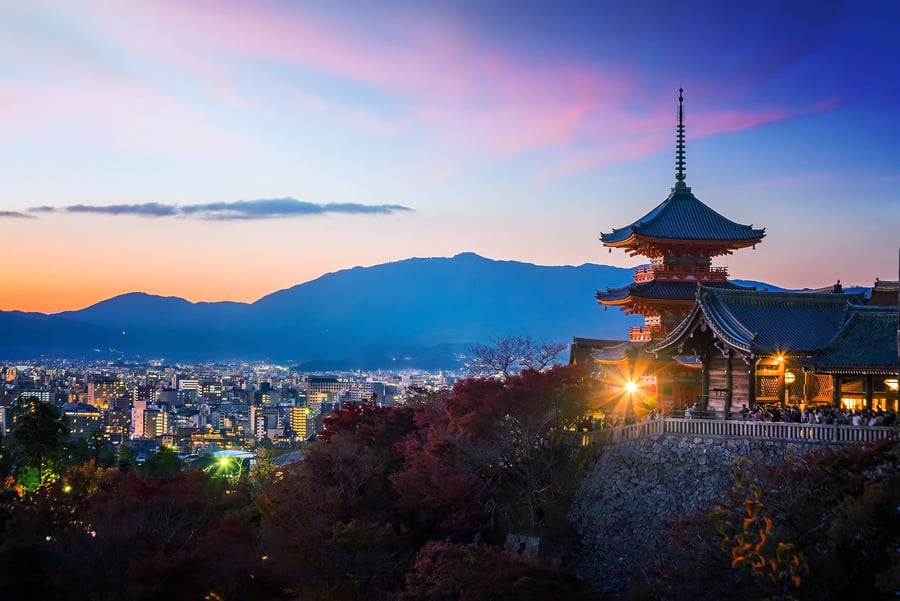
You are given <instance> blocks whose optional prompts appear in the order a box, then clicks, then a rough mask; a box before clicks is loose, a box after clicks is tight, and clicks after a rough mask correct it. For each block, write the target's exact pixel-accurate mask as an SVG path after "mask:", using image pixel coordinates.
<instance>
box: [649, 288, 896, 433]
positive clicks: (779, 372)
mask: <svg viewBox="0 0 900 601" xmlns="http://www.w3.org/2000/svg"><path fill="white" fill-rule="evenodd" d="M894 302H895V303H896V300H895V301H894ZM896 331H897V307H896V304H894V306H893V307H891V306H878V305H871V304H867V299H866V296H865V294H862V293H857V294H845V293H843V291H842V290H841V289H840V288H839V287H837V286H836V287H835V288H834V289H832V291H830V292H768V291H759V290H722V289H717V288H711V287H706V286H703V285H701V286H700V287H699V289H698V291H697V300H696V302H695V304H694V307H693V309H692V310H691V313H690V314H689V315H688V317H687V318H686V319H685V320H684V321H683V322H682V323H681V324H680V325H679V326H678V327H677V328H676V329H675V330H674V331H673V332H672V333H671V334H670V335H669V336H668V337H666V338H665V339H664V340H662V341H660V342H658V343H654V344H652V345H649V347H648V348H647V349H646V350H647V351H648V352H652V353H654V354H655V355H656V356H657V357H659V358H660V359H664V358H667V357H670V358H673V357H679V356H685V355H687V356H690V357H694V358H696V359H697V361H698V363H699V365H700V370H699V371H700V374H699V375H700V386H699V390H700V396H699V399H698V401H699V404H700V407H701V409H702V410H706V411H709V412H712V413H713V414H715V415H718V416H728V415H729V414H733V413H735V412H737V411H739V410H740V409H741V408H742V407H743V406H747V407H752V406H754V405H758V404H768V403H775V404H777V405H779V406H781V407H783V406H785V405H820V404H821V405H830V406H834V407H843V408H844V409H876V410H877V409H882V410H886V409H889V410H891V411H896V408H897V380H896V373H897V345H896V338H895V337H896Z"/></svg>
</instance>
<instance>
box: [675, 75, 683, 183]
mask: <svg viewBox="0 0 900 601" xmlns="http://www.w3.org/2000/svg"><path fill="white" fill-rule="evenodd" d="M675 167H676V168H677V171H675V179H676V180H677V181H676V183H675V187H676V188H681V187H684V185H685V184H684V177H685V169H684V88H678V143H677V144H676V151H675Z"/></svg>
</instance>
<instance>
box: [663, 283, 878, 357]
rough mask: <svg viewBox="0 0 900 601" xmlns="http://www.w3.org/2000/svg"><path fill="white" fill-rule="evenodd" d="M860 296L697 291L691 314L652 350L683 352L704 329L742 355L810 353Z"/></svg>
mask: <svg viewBox="0 0 900 601" xmlns="http://www.w3.org/2000/svg"><path fill="white" fill-rule="evenodd" d="M864 302H865V297H864V295H862V294H841V293H809V292H769V291H757V290H734V289H723V288H714V287H711V286H706V285H703V284H701V285H699V286H698V287H697V300H696V302H695V304H694V307H693V309H691V313H690V314H689V315H688V316H687V317H686V318H685V319H684V321H682V322H681V324H680V325H679V326H678V327H677V328H675V329H674V330H673V331H672V332H670V333H669V335H668V336H667V337H666V338H665V339H664V340H662V341H660V342H659V343H657V344H655V345H654V346H653V349H652V350H653V351H654V352H656V353H661V354H667V355H668V354H680V353H681V352H682V351H681V350H680V348H681V347H682V346H683V345H684V344H685V343H686V342H687V341H688V339H689V338H690V337H691V336H692V335H693V333H694V332H695V331H696V330H697V329H698V328H700V329H701V330H703V329H707V328H708V329H709V330H710V331H711V333H712V335H713V336H714V337H715V338H717V339H718V340H719V341H721V343H722V344H723V345H724V346H725V347H730V348H732V349H735V350H737V351H739V352H741V353H745V354H751V355H759V354H793V355H808V354H810V353H814V352H816V351H818V350H820V349H822V348H824V347H825V345H827V344H828V342H829V341H830V340H832V339H833V338H834V337H835V335H836V334H837V332H838V331H839V330H840V328H841V327H842V326H843V324H844V321H845V319H846V316H847V312H848V309H849V307H851V306H856V305H862V304H863V303H864Z"/></svg>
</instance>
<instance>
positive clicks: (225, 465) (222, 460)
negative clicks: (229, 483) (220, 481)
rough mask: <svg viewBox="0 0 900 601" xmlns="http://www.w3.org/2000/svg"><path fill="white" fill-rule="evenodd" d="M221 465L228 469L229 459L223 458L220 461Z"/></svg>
mask: <svg viewBox="0 0 900 601" xmlns="http://www.w3.org/2000/svg"><path fill="white" fill-rule="evenodd" d="M219 465H221V466H222V467H228V457H222V458H221V459H219Z"/></svg>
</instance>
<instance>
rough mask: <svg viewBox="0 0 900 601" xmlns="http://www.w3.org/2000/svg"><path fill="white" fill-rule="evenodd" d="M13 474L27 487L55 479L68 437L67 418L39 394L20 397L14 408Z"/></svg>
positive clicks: (61, 465)
mask: <svg viewBox="0 0 900 601" xmlns="http://www.w3.org/2000/svg"><path fill="white" fill-rule="evenodd" d="M11 414H12V440H13V445H14V446H13V470H12V471H13V474H14V475H15V476H16V480H17V482H18V483H19V484H20V485H22V486H23V487H25V488H26V489H29V490H31V489H34V488H36V487H37V486H40V485H41V484H44V483H45V482H48V481H52V480H55V479H56V478H58V477H59V473H60V471H61V469H62V467H63V464H64V460H65V449H66V444H67V442H68V440H69V427H68V420H67V419H66V417H65V416H64V415H62V414H61V413H60V412H59V409H57V408H56V407H55V406H53V405H51V404H50V403H45V402H42V401H41V400H39V399H38V398H37V397H33V396H31V397H25V396H20V397H19V399H18V400H17V401H16V404H15V406H13V408H12V411H11Z"/></svg>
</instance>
